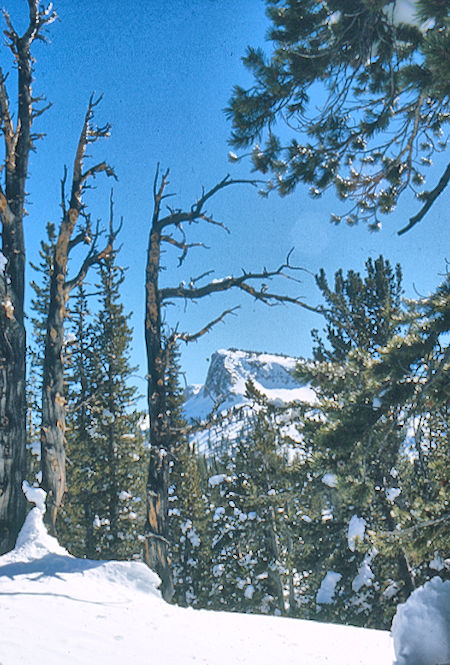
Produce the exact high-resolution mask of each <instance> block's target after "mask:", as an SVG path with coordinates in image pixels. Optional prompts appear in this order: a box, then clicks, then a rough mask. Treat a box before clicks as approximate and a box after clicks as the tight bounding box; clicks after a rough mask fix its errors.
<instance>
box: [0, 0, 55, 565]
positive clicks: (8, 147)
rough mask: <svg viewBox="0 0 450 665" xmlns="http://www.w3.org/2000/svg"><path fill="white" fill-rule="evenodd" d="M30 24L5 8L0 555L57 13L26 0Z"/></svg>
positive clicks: (13, 512)
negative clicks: (34, 154) (36, 71)
mask: <svg viewBox="0 0 450 665" xmlns="http://www.w3.org/2000/svg"><path fill="white" fill-rule="evenodd" d="M28 6H29V25H28V28H27V30H26V31H25V32H24V34H23V35H22V36H21V37H20V36H19V35H18V34H17V32H16V31H15V30H14V28H13V26H12V24H11V20H10V17H9V15H8V14H7V13H5V15H4V16H5V20H6V23H7V28H8V29H7V30H6V31H5V34H6V37H7V45H8V47H9V48H10V50H11V51H12V53H13V56H14V59H15V62H16V66H17V71H18V88H17V122H16V127H14V124H13V117H12V115H11V113H10V110H9V98H8V93H7V90H6V85H5V80H6V79H5V76H4V74H3V72H2V70H1V69H0V119H1V124H2V130H3V136H4V145H5V163H4V166H5V171H4V172H5V181H4V189H3V187H1V186H0V218H1V223H2V253H3V257H4V260H5V261H6V263H5V266H4V269H3V271H2V275H1V276H0V282H1V284H0V299H1V302H0V554H3V553H4V552H7V551H8V550H10V549H11V548H12V547H14V544H15V541H16V538H17V535H18V532H19V530H20V528H21V527H22V524H23V521H24V518H25V510H26V508H25V506H26V501H25V498H24V495H23V492H22V482H23V480H24V479H25V476H26V395H25V366H26V365H25V353H26V334H25V326H24V294H25V288H24V287H25V242H24V234H23V217H24V214H25V210H24V202H25V185H26V180H27V175H28V158H29V153H30V150H31V149H32V147H33V138H36V137H33V136H32V135H31V125H32V122H33V117H34V116H35V115H37V114H38V113H41V112H42V111H33V98H32V92H31V84H32V62H33V61H32V56H31V52H30V48H31V44H32V43H33V41H34V40H35V39H37V38H40V37H41V35H40V34H39V33H40V31H41V30H42V28H43V27H44V26H45V25H46V24H47V23H50V22H52V21H53V20H54V19H55V18H56V15H55V14H54V12H53V11H52V10H51V8H49V10H40V9H39V3H38V0H28Z"/></svg>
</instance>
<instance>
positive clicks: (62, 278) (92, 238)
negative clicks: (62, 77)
mask: <svg viewBox="0 0 450 665" xmlns="http://www.w3.org/2000/svg"><path fill="white" fill-rule="evenodd" d="M99 101H100V99H97V100H96V101H94V99H93V98H92V97H91V99H90V100H89V105H88V109H87V112H86V116H85V119H84V123H83V129H82V131H81V135H80V139H79V141H78V146H77V151H76V155H75V161H74V165H73V176H72V186H71V194H70V199H69V202H68V206H67V205H66V195H65V185H66V180H67V172H65V175H64V178H63V180H62V186H61V189H62V192H61V193H62V196H61V199H62V202H61V206H62V211H63V216H62V220H61V224H60V227H59V233H58V238H57V241H56V245H55V249H54V260H53V270H52V274H51V276H50V299H49V306H48V317H47V332H46V339H45V355H44V365H43V373H42V426H41V464H42V487H43V489H44V490H45V491H46V492H47V510H46V513H45V521H46V524H47V527H48V529H49V531H50V533H52V534H53V535H56V517H57V513H58V508H59V506H60V505H61V501H62V498H63V494H64V491H65V478H66V471H65V452H64V432H65V421H66V399H65V396H64V359H63V351H64V320H65V318H66V303H67V300H68V298H69V295H70V292H71V291H72V289H74V288H75V287H76V286H78V285H79V284H81V282H82V281H83V280H84V278H85V277H86V274H87V272H88V270H89V268H90V267H91V266H93V265H94V264H98V263H100V262H101V261H102V259H104V258H105V257H106V256H108V255H109V254H110V253H111V252H112V251H113V245H114V240H115V237H116V235H117V233H118V232H119V230H120V227H119V229H114V227H113V219H112V202H111V211H110V224H109V236H108V238H107V241H106V244H105V247H104V248H103V249H102V250H101V251H100V250H99V249H98V247H97V240H98V236H99V229H98V225H97V230H96V231H95V233H94V234H92V230H91V224H90V218H89V216H88V215H86V213H85V210H84V204H83V193H84V191H85V189H86V187H87V186H88V182H89V181H90V180H91V179H92V178H95V176H96V175H97V174H98V173H101V172H103V173H106V175H107V176H113V177H115V176H114V171H113V169H112V168H111V167H110V166H108V164H106V162H101V163H99V164H96V165H94V166H91V167H90V168H87V169H86V170H85V169H84V157H85V153H86V148H87V146H88V145H89V144H91V143H95V142H96V141H98V140H99V139H100V138H104V137H107V136H108V135H109V130H110V126H109V125H105V126H104V127H97V126H95V125H93V122H92V121H93V118H94V108H95V106H96V105H97V104H98V102H99ZM79 220H81V222H82V223H81V224H79V225H78V226H79V228H78V229H77V222H79ZM83 243H84V244H86V245H89V246H90V249H89V251H88V252H87V254H86V256H85V258H84V260H83V261H82V264H81V267H80V269H79V271H78V273H77V274H76V275H75V276H74V277H73V278H72V279H68V277H67V265H68V260H69V255H70V252H71V251H72V250H73V249H74V248H75V247H77V246H78V245H80V244H83Z"/></svg>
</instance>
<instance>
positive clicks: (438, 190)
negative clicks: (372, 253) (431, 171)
mask: <svg viewBox="0 0 450 665" xmlns="http://www.w3.org/2000/svg"><path fill="white" fill-rule="evenodd" d="M449 181H450V163H449V164H447V168H446V169H445V171H444V173H443V175H442V177H441V179H440V180H439V182H438V184H437V185H436V187H435V188H434V189H432V190H431V192H428V193H427V194H426V196H425V205H424V206H423V207H422V208H421V209H420V210H419V212H418V213H417V215H414V217H410V220H409V224H407V225H406V226H405V227H404V228H403V229H400V231H398V234H397V235H399V236H401V235H403V234H404V233H406V232H407V231H409V230H410V229H412V228H413V226H415V225H416V224H418V222H420V221H421V220H422V219H423V218H424V217H425V215H426V214H427V212H428V211H429V209H430V208H431V206H432V205H433V203H434V202H435V201H436V199H437V198H438V196H440V195H441V194H442V192H443V191H444V189H445V188H446V187H447V185H448V183H449Z"/></svg>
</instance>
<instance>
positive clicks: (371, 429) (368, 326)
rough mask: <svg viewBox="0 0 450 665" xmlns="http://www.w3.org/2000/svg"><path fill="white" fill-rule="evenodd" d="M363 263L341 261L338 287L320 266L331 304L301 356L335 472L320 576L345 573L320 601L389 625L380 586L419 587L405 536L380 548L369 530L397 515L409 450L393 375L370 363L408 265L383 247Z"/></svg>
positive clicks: (314, 434) (319, 456)
mask: <svg viewBox="0 0 450 665" xmlns="http://www.w3.org/2000/svg"><path fill="white" fill-rule="evenodd" d="M366 269H367V275H366V276H365V278H364V279H363V278H362V277H361V276H360V275H358V274H356V273H354V272H350V273H348V275H347V277H346V278H343V275H342V273H341V272H340V271H339V272H338V273H337V274H336V280H335V285H336V286H335V289H334V291H332V290H330V289H329V287H328V284H327V282H326V280H325V277H324V275H323V273H321V274H320V275H319V278H318V284H319V286H320V287H321V289H322V292H323V294H324V296H325V299H326V300H327V303H328V305H329V310H328V312H327V314H326V317H327V326H326V331H325V332H326V340H327V343H325V342H324V341H323V340H322V339H320V337H319V336H318V333H317V332H316V333H315V339H316V342H317V347H316V350H315V359H314V360H313V361H310V362H308V361H304V362H303V363H302V364H301V365H300V367H299V370H298V373H299V375H300V376H301V377H302V378H303V379H305V380H308V381H310V382H311V385H312V387H313V388H314V389H315V391H316V394H317V396H318V403H317V405H316V406H315V407H314V408H313V409H310V410H309V412H306V410H305V415H304V423H303V433H304V436H305V438H306V441H307V442H308V443H309V444H310V446H311V448H312V449H313V450H314V451H315V452H314V457H315V461H314V465H315V468H316V471H317V472H318V473H319V477H320V475H321V474H322V476H323V478H326V477H327V476H328V475H329V474H332V478H333V483H332V485H334V486H336V490H333V492H332V495H333V496H332V497H330V505H329V513H328V517H327V520H326V522H329V523H327V524H326V526H325V527H324V529H323V533H324V534H325V538H324V540H323V542H322V543H321V545H323V547H322V546H321V553H320V555H319V557H318V562H319V567H320V569H321V571H322V575H323V577H325V574H326V573H327V572H328V571H333V572H334V573H336V574H338V575H340V576H341V578H340V579H339V581H338V584H337V587H336V594H335V597H334V599H333V602H331V599H330V598H328V600H326V601H324V602H323V603H320V602H319V604H321V606H322V616H324V618H325V619H328V620H332V619H334V620H339V621H347V622H348V621H351V622H353V623H357V624H361V625H369V626H374V627H375V626H377V627H382V626H386V625H389V620H390V618H391V615H392V611H391V608H392V603H391V602H390V598H387V597H385V596H383V593H382V592H383V589H384V587H385V586H387V585H388V584H390V582H388V580H391V581H392V580H396V584H397V588H398V596H397V599H396V601H399V600H401V599H404V598H405V597H406V596H408V595H409V594H410V593H411V591H412V590H413V588H414V580H413V575H412V571H411V568H410V564H409V560H408V557H407V555H406V552H405V550H404V548H403V547H402V545H401V543H400V542H397V543H396V544H395V547H392V548H391V550H390V551H389V552H388V551H387V550H385V551H384V552H383V554H382V555H381V554H378V555H376V551H377V548H376V547H375V538H374V537H372V536H373V535H374V534H375V533H377V532H382V531H383V532H384V531H390V532H391V531H394V530H395V528H396V527H397V525H398V522H397V521H396V518H395V514H394V513H393V511H392V497H393V493H392V490H393V489H395V487H396V482H397V481H396V477H397V467H398V465H399V463H400V461H401V460H402V456H403V441H404V433H403V431H402V424H403V410H402V405H401V404H399V403H392V402H391V403H389V404H388V403H386V402H385V399H384V397H383V392H384V390H385V389H386V385H385V383H384V382H383V381H380V380H376V379H375V377H374V375H373V373H372V372H371V368H372V366H373V364H374V362H376V361H377V359H378V358H379V357H380V353H381V350H382V348H383V346H384V345H386V344H387V343H388V342H389V340H390V339H392V337H393V336H394V335H395V334H397V333H398V331H399V326H400V321H401V307H400V293H401V273H400V269H399V268H397V270H396V272H395V273H394V272H393V271H392V269H391V267H390V265H389V263H388V262H385V261H384V260H383V259H382V257H380V258H379V259H378V260H377V261H376V262H375V263H372V262H371V261H368V262H367V264H366ZM382 401H383V403H385V408H384V409H383V417H380V408H381V402H382ZM325 485H326V483H325ZM324 493H325V486H324V487H323V490H322V494H324ZM326 493H327V494H330V492H329V491H328V489H327V490H326ZM314 526H315V525H313V526H312V527H311V528H314ZM319 530H320V529H319ZM327 532H328V535H326V534H327ZM355 533H356V534H357V535H358V538H357V539H356V540H355V539H354V538H353V535H354V534H355ZM330 535H331V538H330ZM322 579H323V578H322ZM323 597H324V596H322V598H323ZM320 598H321V596H320V594H319V596H318V597H317V599H318V600H320Z"/></svg>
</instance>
